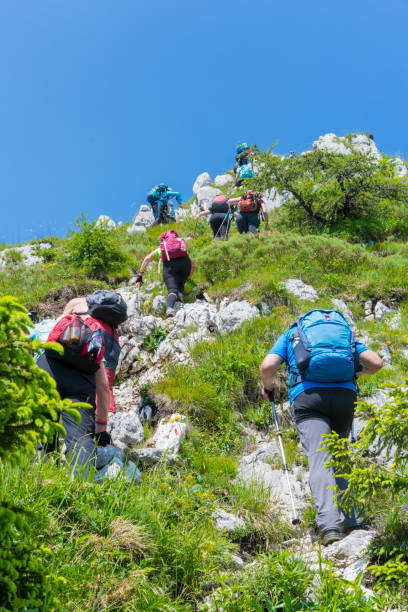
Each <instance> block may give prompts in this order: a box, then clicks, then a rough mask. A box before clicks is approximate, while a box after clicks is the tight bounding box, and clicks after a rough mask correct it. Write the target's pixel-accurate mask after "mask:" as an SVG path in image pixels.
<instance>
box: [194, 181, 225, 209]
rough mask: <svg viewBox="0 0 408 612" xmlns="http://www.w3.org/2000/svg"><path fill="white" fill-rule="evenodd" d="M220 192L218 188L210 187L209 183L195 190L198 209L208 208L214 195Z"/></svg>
mask: <svg viewBox="0 0 408 612" xmlns="http://www.w3.org/2000/svg"><path fill="white" fill-rule="evenodd" d="M220 193H221V191H220V189H217V188H216V187H211V185H205V186H204V187H200V188H199V189H198V190H197V194H196V197H197V202H198V206H199V208H200V210H208V209H209V208H210V206H211V204H212V201H213V199H214V198H215V196H216V195H219V194H220Z"/></svg>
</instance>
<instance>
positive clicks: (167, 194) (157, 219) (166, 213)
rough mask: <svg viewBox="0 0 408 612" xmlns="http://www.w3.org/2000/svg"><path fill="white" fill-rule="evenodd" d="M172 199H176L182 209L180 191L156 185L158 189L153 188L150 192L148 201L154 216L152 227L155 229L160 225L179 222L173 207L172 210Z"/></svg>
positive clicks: (162, 184) (163, 185)
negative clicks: (174, 221)
mask: <svg viewBox="0 0 408 612" xmlns="http://www.w3.org/2000/svg"><path fill="white" fill-rule="evenodd" d="M172 198H174V199H175V200H176V202H177V203H178V205H179V206H180V207H182V199H181V193H180V192H179V191H173V190H172V189H171V188H170V187H168V185H165V184H164V183H160V184H159V185H156V187H153V189H151V190H150V191H149V193H148V194H147V201H148V202H149V204H150V206H151V207H152V211H153V216H154V221H153V223H152V224H151V226H150V227H154V226H155V225H158V224H159V223H166V222H167V221H173V220H177V218H176V215H175V213H174V211H173V207H171V210H170V202H171V200H172Z"/></svg>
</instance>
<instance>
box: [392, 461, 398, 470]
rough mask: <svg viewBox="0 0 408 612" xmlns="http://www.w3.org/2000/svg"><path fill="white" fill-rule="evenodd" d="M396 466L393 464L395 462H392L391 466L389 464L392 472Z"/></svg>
mask: <svg viewBox="0 0 408 612" xmlns="http://www.w3.org/2000/svg"><path fill="white" fill-rule="evenodd" d="M396 465H397V464H396V463H395V461H394V463H392V464H391V469H392V470H395V466H396Z"/></svg>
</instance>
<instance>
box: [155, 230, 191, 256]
mask: <svg viewBox="0 0 408 612" xmlns="http://www.w3.org/2000/svg"><path fill="white" fill-rule="evenodd" d="M160 241H161V242H160V250H161V258H162V261H170V260H171V259H178V258H179V257H185V256H186V255H187V244H186V241H185V240H183V238H179V237H178V234H177V232H175V231H174V230H167V232H164V234H162V235H161V236H160Z"/></svg>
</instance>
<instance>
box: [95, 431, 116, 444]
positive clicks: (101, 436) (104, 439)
mask: <svg viewBox="0 0 408 612" xmlns="http://www.w3.org/2000/svg"><path fill="white" fill-rule="evenodd" d="M94 440H95V442H96V445H97V446H108V445H109V444H112V438H111V436H110V434H109V433H108V432H107V431H106V430H105V431H100V432H95V435H94Z"/></svg>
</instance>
